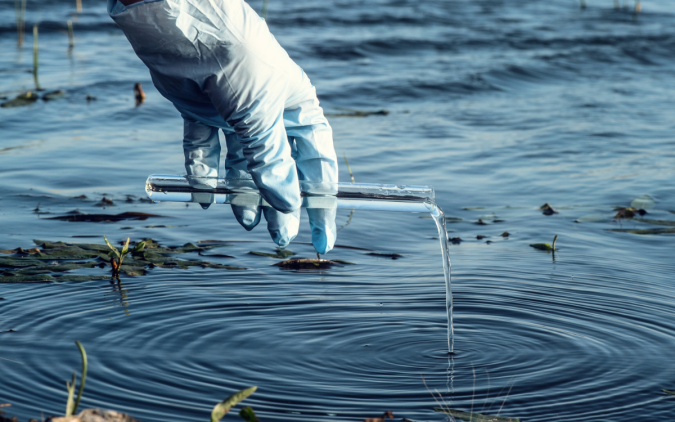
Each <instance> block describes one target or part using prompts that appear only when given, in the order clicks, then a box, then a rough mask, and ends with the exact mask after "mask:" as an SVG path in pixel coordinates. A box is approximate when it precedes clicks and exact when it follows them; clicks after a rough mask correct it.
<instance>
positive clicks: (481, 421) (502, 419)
mask: <svg viewBox="0 0 675 422" xmlns="http://www.w3.org/2000/svg"><path fill="white" fill-rule="evenodd" d="M434 411H436V412H440V413H446V414H448V415H451V416H453V417H455V418H458V419H461V420H463V421H472V422H520V420H519V419H516V418H507V417H506V416H490V415H481V414H480V413H471V412H464V411H463V410H457V409H441V408H435V409H434Z"/></svg>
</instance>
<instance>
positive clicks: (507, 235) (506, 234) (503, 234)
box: [500, 232, 511, 238]
mask: <svg viewBox="0 0 675 422" xmlns="http://www.w3.org/2000/svg"><path fill="white" fill-rule="evenodd" d="M510 235H511V233H509V232H504V233H502V234H500V236H501V237H504V238H506V237H509V236H510Z"/></svg>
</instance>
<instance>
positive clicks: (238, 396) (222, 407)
mask: <svg viewBox="0 0 675 422" xmlns="http://www.w3.org/2000/svg"><path fill="white" fill-rule="evenodd" d="M257 388H258V387H249V388H246V389H243V390H241V391H238V392H236V393H234V394H232V395H231V396H230V397H228V398H226V399H225V400H223V401H222V402H220V403H218V404H217V405H216V406H215V407H214V408H213V411H212V412H211V422H218V421H220V420H221V419H222V418H223V416H225V415H226V414H227V412H229V411H230V409H232V408H233V407H234V406H236V405H237V404H238V403H239V402H241V401H243V400H244V399H246V398H247V397H248V396H250V395H251V394H253V393H254V392H255V390H256V389H257Z"/></svg>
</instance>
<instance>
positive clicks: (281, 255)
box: [249, 248, 295, 259]
mask: <svg viewBox="0 0 675 422" xmlns="http://www.w3.org/2000/svg"><path fill="white" fill-rule="evenodd" d="M249 254H251V255H258V256H266V257H268V258H275V259H286V258H288V257H291V256H293V255H295V252H292V251H289V250H288V249H282V248H277V252H276V253H269V252H258V251H250V252H249Z"/></svg>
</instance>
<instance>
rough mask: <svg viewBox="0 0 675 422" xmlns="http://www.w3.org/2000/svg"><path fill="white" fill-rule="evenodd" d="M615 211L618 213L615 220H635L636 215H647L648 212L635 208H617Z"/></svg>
mask: <svg viewBox="0 0 675 422" xmlns="http://www.w3.org/2000/svg"><path fill="white" fill-rule="evenodd" d="M614 211H616V215H615V216H614V218H616V219H622V218H633V217H635V215H636V214H638V215H645V214H647V211H645V210H644V209H642V208H633V207H617V208H615V209H614Z"/></svg>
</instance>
